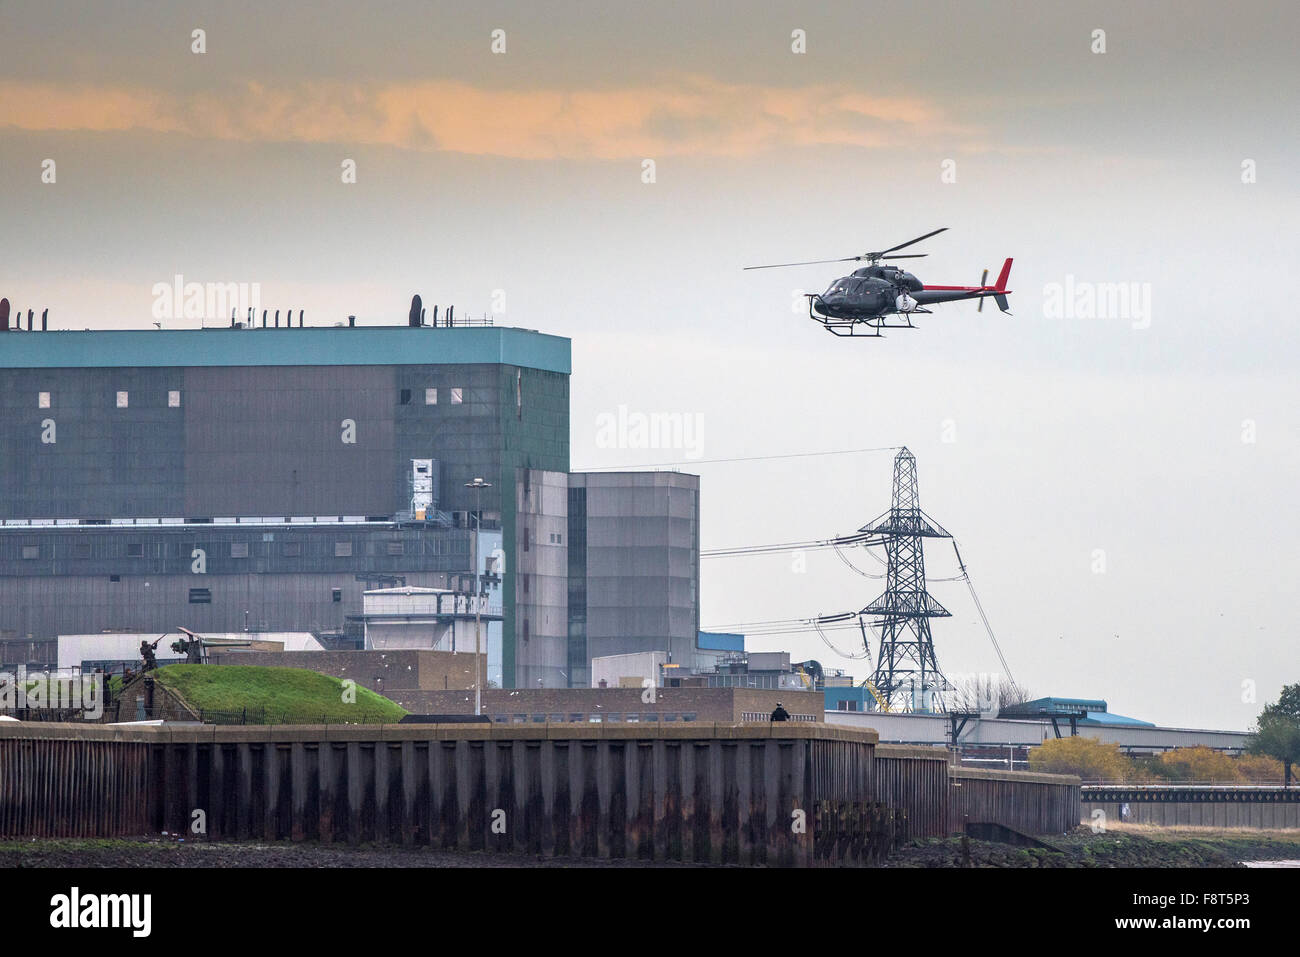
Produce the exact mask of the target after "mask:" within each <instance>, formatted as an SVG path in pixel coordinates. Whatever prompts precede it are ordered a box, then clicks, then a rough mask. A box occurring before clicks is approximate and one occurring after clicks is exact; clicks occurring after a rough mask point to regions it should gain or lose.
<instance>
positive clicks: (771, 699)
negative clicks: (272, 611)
mask: <svg viewBox="0 0 1300 957" xmlns="http://www.w3.org/2000/svg"><path fill="white" fill-rule="evenodd" d="M654 690H655V700H654V701H653V702H647V701H644V700H643V695H644V694H645V690H644V689H641V688H518V689H513V690H511V689H498V688H488V689H485V690H484V692H483V712H484V713H485V714H490V715H501V716H505V720H506V721H508V722H509V721H519V720H520V717H519V716H524V717H523V719H522V720H523V721H526V722H529V723H532V722H534V721H535V720H538V716H545V717H544V720H549V721H566V722H567V721H584V722H585V721H589V720H590V719H591V717H592V716H593V715H600V716H601V717H602V718H603V719H604V720H611V721H612V720H618V721H627V720H628V715H629V714H634V715H636V720H637V721H647V720H673V721H680V720H684V719H683V716H691V717H688V718H685V720H693V721H713V722H719V723H723V724H739V723H741V722H742V721H744V720H745V717H744V716H745V715H746V714H748V715H762V716H763V718H764V719H766V716H767V715H769V714H771V712H772V709H773V708H775V707H776V703H777V702H778V701H780V702H782V703H783V704H784V705H785V709H786V710H787V711H789V712H790V714H791V715H792V716H795V717H796V718H798V716H805V718H804V720H809V719H811V720H812V721H814V722H820V721H821V720H822V714H823V708H824V707H825V698H824V696H823V695H822V693H821V692H820V691H768V690H759V689H754V688H656V689H654ZM387 697H389V698H391V699H393V700H394V701H396V702H397V703H398V704H400V705H401V706H402V707H403V708H406V709H407V710H408V711H411V712H415V713H417V714H469V713H471V712H472V711H473V707H474V695H473V693H472V692H468V693H467V692H465V691H460V692H454V691H453V692H442V691H414V690H412V691H400V690H390V691H389V692H387ZM647 715H651V716H653V717H647ZM669 715H671V716H672V717H671V718H670V717H668V716H669ZM606 716H608V717H606Z"/></svg>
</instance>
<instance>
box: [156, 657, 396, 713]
mask: <svg viewBox="0 0 1300 957" xmlns="http://www.w3.org/2000/svg"><path fill="white" fill-rule="evenodd" d="M154 676H155V677H156V678H157V680H158V682H159V683H160V684H162V685H163V686H164V687H166V688H168V689H169V690H171V691H174V692H176V693H177V694H179V695H180V696H181V697H182V698H183V699H184V700H185V702H186V703H187V704H188V705H189V706H190V707H191V708H194V709H195V710H201V711H203V712H207V713H217V714H225V715H234V714H240V715H243V714H245V713H247V716H248V722H249V723H250V724H260V723H265V724H316V723H323V724H343V723H357V724H384V723H389V724H391V723H396V722H397V721H398V720H400V719H401V717H402V716H403V715H405V714H406V709H404V708H403V707H401V705H399V704H397V703H396V702H395V701H390V700H389V699H388V698H385V697H384V696H383V695H379V694H376V693H375V692H373V691H371V690H369V689H368V688H362V687H361V686H359V685H358V686H357V687H356V688H355V689H353V691H354V693H355V701H354V702H352V703H349V702H348V701H346V700H344V688H343V682H342V681H340V680H339V679H338V678H335V677H333V676H332V675H323V674H319V673H317V672H315V671H307V670H306V669H303V668H264V667H257V666H255V665H166V666H164V667H162V668H159V669H158V670H157V671H155V672H154Z"/></svg>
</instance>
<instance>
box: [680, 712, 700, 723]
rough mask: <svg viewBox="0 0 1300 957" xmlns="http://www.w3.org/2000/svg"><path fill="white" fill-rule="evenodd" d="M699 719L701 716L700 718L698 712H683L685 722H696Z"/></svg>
mask: <svg viewBox="0 0 1300 957" xmlns="http://www.w3.org/2000/svg"><path fill="white" fill-rule="evenodd" d="M698 717H699V716H698V715H697V714H696V712H694V711H683V712H682V720H683V721H694V720H696V718H698Z"/></svg>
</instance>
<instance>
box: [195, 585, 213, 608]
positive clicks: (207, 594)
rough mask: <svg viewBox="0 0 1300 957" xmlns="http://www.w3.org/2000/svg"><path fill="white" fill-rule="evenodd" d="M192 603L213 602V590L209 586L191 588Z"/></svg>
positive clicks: (207, 603)
mask: <svg viewBox="0 0 1300 957" xmlns="http://www.w3.org/2000/svg"><path fill="white" fill-rule="evenodd" d="M190 604H191V605H210V604H212V592H211V590H209V589H207V588H191V589H190Z"/></svg>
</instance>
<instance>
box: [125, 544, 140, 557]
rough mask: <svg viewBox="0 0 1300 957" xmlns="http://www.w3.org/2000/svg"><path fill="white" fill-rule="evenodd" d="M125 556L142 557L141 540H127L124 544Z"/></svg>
mask: <svg viewBox="0 0 1300 957" xmlns="http://www.w3.org/2000/svg"><path fill="white" fill-rule="evenodd" d="M126 557H127V558H144V543H143V542H128V543H127V546H126Z"/></svg>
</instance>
